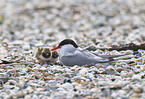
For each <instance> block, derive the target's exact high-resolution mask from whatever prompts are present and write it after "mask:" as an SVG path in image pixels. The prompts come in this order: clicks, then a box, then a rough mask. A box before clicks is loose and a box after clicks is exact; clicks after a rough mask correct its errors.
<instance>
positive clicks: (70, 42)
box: [52, 39, 78, 51]
mask: <svg viewBox="0 0 145 99" xmlns="http://www.w3.org/2000/svg"><path fill="white" fill-rule="evenodd" d="M67 44H71V45H73V46H74V47H75V48H78V45H77V44H76V43H75V42H74V41H73V40H71V39H64V40H63V41H61V42H60V43H59V45H58V46H57V47H55V48H53V49H52V50H53V51H54V50H56V49H59V48H61V47H62V46H64V45H67Z"/></svg>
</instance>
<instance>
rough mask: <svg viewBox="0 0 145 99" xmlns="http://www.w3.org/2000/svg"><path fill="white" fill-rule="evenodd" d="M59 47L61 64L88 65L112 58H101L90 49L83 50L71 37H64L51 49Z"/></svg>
mask: <svg viewBox="0 0 145 99" xmlns="http://www.w3.org/2000/svg"><path fill="white" fill-rule="evenodd" d="M56 49H60V52H59V60H60V62H61V63H62V64H63V65H67V66H73V65H80V66H81V65H90V64H96V63H106V62H110V61H112V60H113V59H112V58H111V59H109V58H103V57H101V56H99V55H97V54H94V53H91V52H90V51H87V50H84V49H82V48H80V47H78V45H77V44H76V43H75V42H74V41H73V40H71V39H64V40H63V41H61V42H60V43H59V45H58V46H57V47H55V48H53V49H52V50H53V51H54V50H56Z"/></svg>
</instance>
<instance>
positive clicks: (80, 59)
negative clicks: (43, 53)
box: [61, 50, 108, 66]
mask: <svg viewBox="0 0 145 99" xmlns="http://www.w3.org/2000/svg"><path fill="white" fill-rule="evenodd" d="M104 61H108V59H104V58H101V57H98V56H95V55H93V54H91V53H89V52H86V51H79V50H77V51H75V53H73V54H68V55H65V56H62V57H61V62H62V64H64V65H69V66H73V65H86V64H95V63H98V62H104Z"/></svg>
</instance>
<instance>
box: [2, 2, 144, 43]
mask: <svg viewBox="0 0 145 99" xmlns="http://www.w3.org/2000/svg"><path fill="white" fill-rule="evenodd" d="M144 5H145V2H144V0H1V3H0V41H1V42H13V41H17V40H20V41H24V42H32V41H33V42H34V41H39V43H40V42H42V43H48V42H49V41H61V40H62V39H64V38H73V39H75V40H77V41H78V42H81V41H85V40H87V41H89V40H91V41H94V42H95V41H96V40H101V42H104V43H107V44H112V43H118V42H119V43H130V42H135V43H140V42H143V41H145V28H144V27H145V6H144Z"/></svg>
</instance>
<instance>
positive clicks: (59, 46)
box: [52, 46, 61, 51]
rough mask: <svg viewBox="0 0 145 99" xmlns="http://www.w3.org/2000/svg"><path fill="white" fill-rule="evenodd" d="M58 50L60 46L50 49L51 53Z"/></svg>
mask: <svg viewBox="0 0 145 99" xmlns="http://www.w3.org/2000/svg"><path fill="white" fill-rule="evenodd" d="M60 48H61V47H60V46H56V47H55V48H53V49H52V51H54V50H57V49H60Z"/></svg>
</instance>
